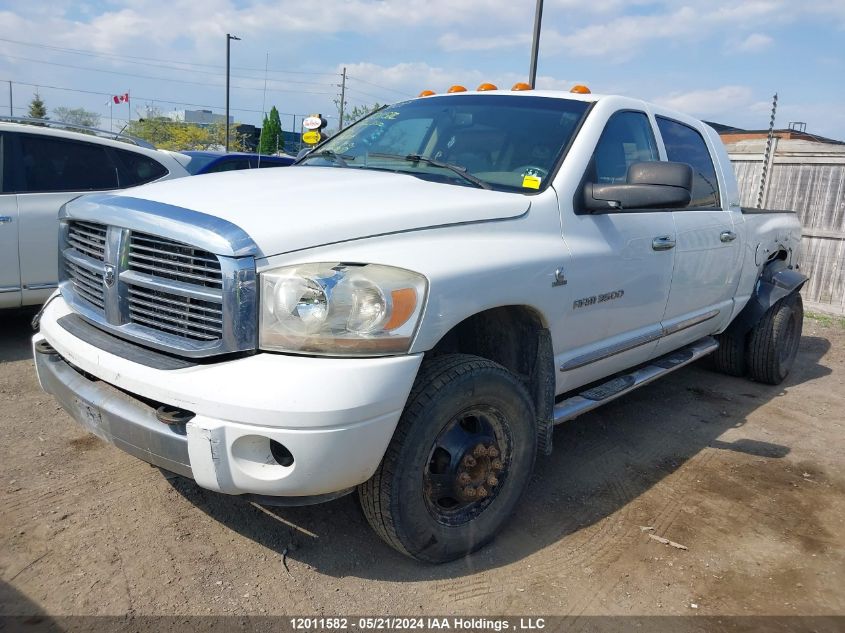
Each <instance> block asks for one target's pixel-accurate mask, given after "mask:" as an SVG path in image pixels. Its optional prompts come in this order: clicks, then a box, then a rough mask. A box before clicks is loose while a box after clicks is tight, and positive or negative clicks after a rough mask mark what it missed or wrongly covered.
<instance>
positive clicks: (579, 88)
mask: <svg viewBox="0 0 845 633" xmlns="http://www.w3.org/2000/svg"><path fill="white" fill-rule="evenodd" d="M569 92H575V93H577V94H579V95H588V94H590V92H591V91H590V89H589V88H587V86H585V85H583V84H577V85H575V86H572V88H570V89H569Z"/></svg>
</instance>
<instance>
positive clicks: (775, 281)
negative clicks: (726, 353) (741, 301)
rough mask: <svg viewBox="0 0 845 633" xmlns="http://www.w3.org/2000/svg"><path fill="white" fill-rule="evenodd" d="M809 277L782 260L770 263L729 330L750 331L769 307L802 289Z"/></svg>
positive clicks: (735, 332)
mask: <svg viewBox="0 0 845 633" xmlns="http://www.w3.org/2000/svg"><path fill="white" fill-rule="evenodd" d="M776 264H780V265H776ZM807 279H808V277H807V275H804V274H802V273H799V272H798V271H797V270H795V269H793V268H786V265H785V263H784V262H782V261H779V262H777V263H776V262H772V263H771V264H768V265H767V266H766V267H765V268H763V272H762V274H761V275H760V277H759V278H758V279H757V284H756V286H755V288H754V294H753V295H751V298H750V299H749V300H748V303H747V304H745V307H744V308H743V309H742V311H741V312H740V313H739V314H738V315H737V317H736V318H735V319H734V321H733V323H731V325H730V327H728V332H730V333H732V334H740V335H745V334H746V333H748V332H749V331H750V330H751V328H753V327H754V326H755V325H756V324H757V323H758V322H759V321H760V319H762V318H763V315H764V314H765V313H766V312H767V311H768V309H769V308H771V307H772V306H773V305H775V304H776V303H777V302H778V301H780V300H781V299H783V298H784V297H786V296H788V295H790V294H792V293H796V292H798V291H799V290H801V287H802V286H803V285H804V284H805V283H807Z"/></svg>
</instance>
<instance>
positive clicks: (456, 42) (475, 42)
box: [437, 32, 531, 52]
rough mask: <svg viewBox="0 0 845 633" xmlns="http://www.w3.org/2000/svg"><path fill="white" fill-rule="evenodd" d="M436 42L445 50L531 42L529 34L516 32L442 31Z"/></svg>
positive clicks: (467, 49)
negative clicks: (467, 33)
mask: <svg viewBox="0 0 845 633" xmlns="http://www.w3.org/2000/svg"><path fill="white" fill-rule="evenodd" d="M437 43H438V44H439V45H440V48H442V49H443V50H445V51H450V52H454V51H489V50H494V49H499V48H514V47H525V46H528V45H530V43H531V35H530V34H528V33H517V34H516V35H502V34H500V35H490V36H481V37H464V36H463V35H460V34H458V33H452V32H450V33H444V34H443V35H441V36H440V37H439V38H438V40H437Z"/></svg>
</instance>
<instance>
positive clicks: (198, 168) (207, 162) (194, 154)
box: [180, 151, 296, 176]
mask: <svg viewBox="0 0 845 633" xmlns="http://www.w3.org/2000/svg"><path fill="white" fill-rule="evenodd" d="M180 153H181V154H185V155H186V156H190V157H191V160H190V162H189V163H188V164H187V165H185V169H187V170H188V171H189V172H190V173H191V175H192V176H197V175H199V174H216V173H217V172H221V171H235V170H238V169H256V168H259V167H287V166H288V165H292V164H293V161H294V160H296V159H295V158H293V157H292V156H266V155H264V154H261V155H259V154H247V153H243V152H230V153H228V154H227V153H226V152H201V151H190V152H180Z"/></svg>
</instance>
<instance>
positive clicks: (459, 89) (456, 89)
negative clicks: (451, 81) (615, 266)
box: [446, 84, 467, 92]
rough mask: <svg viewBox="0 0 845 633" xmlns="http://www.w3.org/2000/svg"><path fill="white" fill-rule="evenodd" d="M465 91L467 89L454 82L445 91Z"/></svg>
mask: <svg viewBox="0 0 845 633" xmlns="http://www.w3.org/2000/svg"><path fill="white" fill-rule="evenodd" d="M466 91H467V89H466V88H464V87H463V86H459V85H458V84H455V85H454V86H451V87H450V88H449V89H448V90H447V91H446V92H466Z"/></svg>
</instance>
